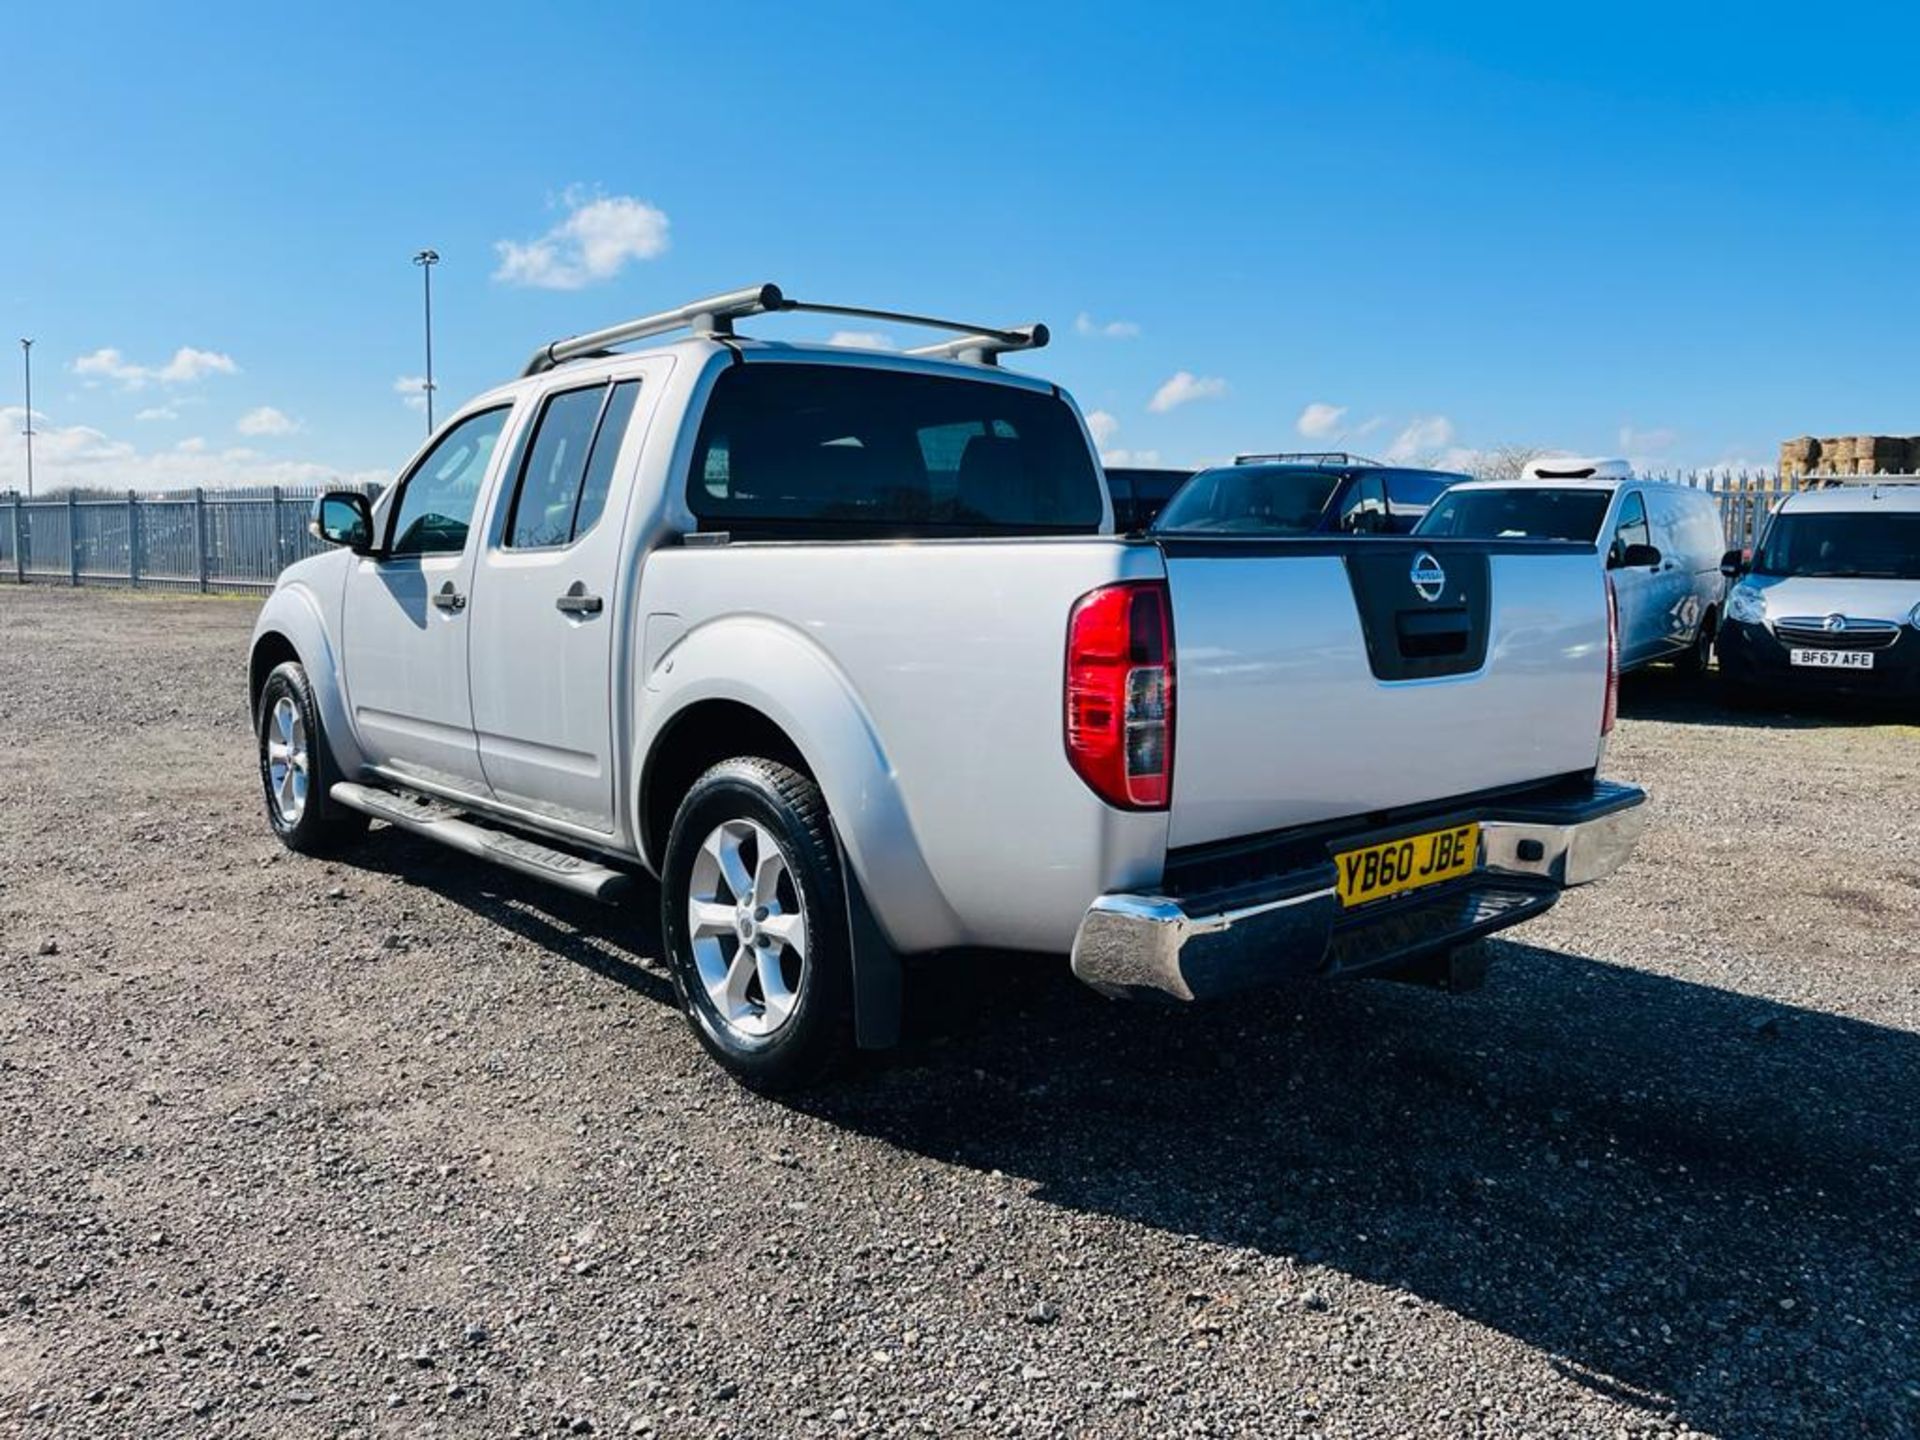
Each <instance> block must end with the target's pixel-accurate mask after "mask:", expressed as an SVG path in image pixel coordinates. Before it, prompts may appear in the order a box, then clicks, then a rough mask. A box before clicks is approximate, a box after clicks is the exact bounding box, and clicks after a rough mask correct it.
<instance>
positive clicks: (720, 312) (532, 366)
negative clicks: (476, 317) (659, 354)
mask: <svg viewBox="0 0 1920 1440" xmlns="http://www.w3.org/2000/svg"><path fill="white" fill-rule="evenodd" d="M787 303H788V302H787V299H786V297H785V296H784V295H782V294H781V293H780V287H779V286H778V285H749V286H747V287H746V288H745V289H743V290H729V291H727V293H726V294H724V295H709V296H708V297H707V298H706V299H704V300H692V301H689V302H688V303H687V304H685V305H682V306H680V307H679V308H678V309H674V310H662V311H661V312H660V313H659V314H657V315H642V316H641V317H640V318H639V319H638V320H628V321H625V322H623V323H622V324H619V325H609V326H608V327H607V328H606V329H604V330H591V331H589V332H588V333H586V334H585V335H573V336H570V337H568V338H567V339H565V340H555V341H554V342H553V343H552V344H550V345H542V346H541V347H540V348H539V349H538V350H536V351H534V352H533V358H532V359H530V360H528V361H527V368H526V369H525V370H523V371H521V372H520V373H521V374H522V375H541V374H544V373H545V372H547V371H548V370H551V369H552V368H553V367H554V366H556V365H558V364H561V363H562V362H564V361H567V360H573V359H576V358H578V357H579V356H582V355H591V354H593V353H594V352H595V351H597V350H604V349H606V348H607V346H609V345H619V344H622V343H623V342H625V341H628V340H640V339H644V338H645V337H647V336H649V335H664V334H666V333H667V332H668V331H670V330H686V329H692V330H693V331H694V332H695V333H697V334H704V335H731V334H732V333H733V322H734V321H735V320H738V319H740V318H742V317H743V316H747V315H762V314H765V313H766V312H767V311H769V310H779V309H782V308H783V307H785V306H786V305H787Z"/></svg>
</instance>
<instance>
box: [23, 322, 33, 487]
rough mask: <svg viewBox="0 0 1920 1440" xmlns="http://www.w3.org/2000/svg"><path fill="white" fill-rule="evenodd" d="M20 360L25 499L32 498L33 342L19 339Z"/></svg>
mask: <svg viewBox="0 0 1920 1440" xmlns="http://www.w3.org/2000/svg"><path fill="white" fill-rule="evenodd" d="M20 360H21V363H22V365H23V366H24V368H25V369H26V372H27V422H26V424H25V426H24V427H22V429H21V431H20V433H21V434H22V435H24V436H26V437H27V498H28V499H29V500H31V499H32V498H33V341H31V340H29V339H27V338H26V337H25V336H24V335H23V336H21V337H20Z"/></svg>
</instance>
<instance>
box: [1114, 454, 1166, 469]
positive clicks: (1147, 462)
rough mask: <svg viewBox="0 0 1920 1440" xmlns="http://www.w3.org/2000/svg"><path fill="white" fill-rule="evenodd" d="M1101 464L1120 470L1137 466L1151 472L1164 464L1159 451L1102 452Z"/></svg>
mask: <svg viewBox="0 0 1920 1440" xmlns="http://www.w3.org/2000/svg"><path fill="white" fill-rule="evenodd" d="M1100 463H1101V464H1102V465H1106V466H1110V467H1112V468H1114V469H1119V468H1120V467H1121V466H1123V465H1136V466H1139V467H1140V468H1141V469H1146V470H1151V469H1153V468H1154V467H1155V466H1158V465H1159V464H1161V463H1162V462H1161V459H1160V452H1159V451H1158V450H1102V451H1101V452H1100Z"/></svg>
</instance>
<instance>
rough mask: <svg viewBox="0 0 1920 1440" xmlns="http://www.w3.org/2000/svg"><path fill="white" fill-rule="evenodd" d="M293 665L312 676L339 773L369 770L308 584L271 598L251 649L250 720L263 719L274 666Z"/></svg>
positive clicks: (309, 680) (285, 586)
mask: <svg viewBox="0 0 1920 1440" xmlns="http://www.w3.org/2000/svg"><path fill="white" fill-rule="evenodd" d="M289 660H293V661H297V662H299V664H300V665H301V667H302V668H304V669H305V670H306V672H307V684H308V686H309V687H310V688H311V689H312V691H313V701H314V705H315V706H316V707H317V708H318V709H319V711H320V728H321V732H322V735H323V738H324V739H325V741H326V745H327V749H328V751H329V752H330V753H331V754H332V756H333V761H334V767H335V770H336V772H337V773H338V774H340V775H343V776H346V777H347V778H349V779H351V778H353V777H354V776H356V775H358V774H360V773H361V771H362V770H364V769H365V767H366V759H365V757H364V755H362V753H361V751H360V746H359V743H358V741H357V739H356V737H355V735H354V731H353V725H352V722H351V720H350V718H349V716H348V713H347V705H346V697H345V695H344V694H343V693H342V687H341V680H340V665H339V659H338V655H337V652H336V650H335V648H334V645H333V641H332V639H331V637H330V636H329V635H328V633H327V625H326V620H325V618H324V617H323V616H322V614H321V611H320V604H319V601H318V599H317V598H316V597H315V596H314V595H313V594H312V592H311V591H309V590H308V589H307V587H306V586H304V585H299V584H283V585H281V587H280V588H279V589H277V590H275V591H274V592H273V593H272V594H271V595H269V596H268V597H267V603H266V604H265V605H263V606H261V607H260V617H259V619H257V620H256V621H255V622H254V626H253V638H252V641H251V643H250V644H249V646H248V649H247V716H248V722H249V723H250V724H251V723H253V722H254V721H256V720H257V719H258V711H259V705H260V690H261V687H262V686H264V685H265V684H266V683H267V676H269V675H271V674H272V673H273V670H274V667H275V666H277V665H281V664H284V663H285V662H287V661H289Z"/></svg>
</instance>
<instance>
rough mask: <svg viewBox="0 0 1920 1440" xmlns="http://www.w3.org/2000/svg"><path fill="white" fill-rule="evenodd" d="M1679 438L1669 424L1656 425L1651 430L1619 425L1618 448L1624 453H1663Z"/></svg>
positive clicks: (1678, 433) (1677, 432) (1677, 433)
mask: <svg viewBox="0 0 1920 1440" xmlns="http://www.w3.org/2000/svg"><path fill="white" fill-rule="evenodd" d="M1679 439H1680V432H1679V431H1677V430H1675V429H1673V428H1672V427H1671V426H1666V425H1656V426H1655V427H1654V428H1653V429H1651V430H1636V429H1635V428H1634V427H1633V426H1631V425H1622V426H1621V427H1620V450H1621V453H1622V454H1626V455H1664V454H1666V453H1667V451H1669V450H1671V449H1673V447H1674V444H1675V442H1677V441H1678V440H1679Z"/></svg>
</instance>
